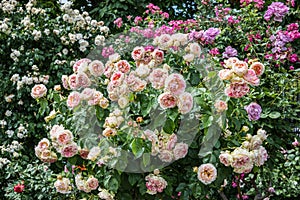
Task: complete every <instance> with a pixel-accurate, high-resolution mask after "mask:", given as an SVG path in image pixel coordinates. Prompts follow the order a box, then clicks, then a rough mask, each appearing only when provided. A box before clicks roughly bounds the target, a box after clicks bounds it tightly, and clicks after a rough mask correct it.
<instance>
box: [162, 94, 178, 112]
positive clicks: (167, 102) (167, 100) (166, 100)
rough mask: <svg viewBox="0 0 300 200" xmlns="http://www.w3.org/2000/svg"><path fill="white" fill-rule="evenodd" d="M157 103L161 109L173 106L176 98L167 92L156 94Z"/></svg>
mask: <svg viewBox="0 0 300 200" xmlns="http://www.w3.org/2000/svg"><path fill="white" fill-rule="evenodd" d="M158 103H159V105H160V107H161V108H162V109H167V108H174V107H175V106H176V104H177V98H176V97H175V96H173V95H172V94H171V93H169V92H165V93H162V94H161V95H159V96H158Z"/></svg>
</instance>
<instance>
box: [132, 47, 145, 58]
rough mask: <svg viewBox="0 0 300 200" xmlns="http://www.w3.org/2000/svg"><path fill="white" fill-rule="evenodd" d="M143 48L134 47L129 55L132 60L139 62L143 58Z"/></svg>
mask: <svg viewBox="0 0 300 200" xmlns="http://www.w3.org/2000/svg"><path fill="white" fill-rule="evenodd" d="M144 53H145V50H144V47H135V48H134V49H133V51H132V53H131V56H132V58H133V59H134V60H141V59H143V57H144Z"/></svg>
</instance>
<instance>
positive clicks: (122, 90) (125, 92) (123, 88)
mask: <svg viewBox="0 0 300 200" xmlns="http://www.w3.org/2000/svg"><path fill="white" fill-rule="evenodd" d="M118 89H119V90H118V94H119V96H128V95H129V88H128V85H127V84H126V83H123V84H122V85H121V86H119V88H118Z"/></svg>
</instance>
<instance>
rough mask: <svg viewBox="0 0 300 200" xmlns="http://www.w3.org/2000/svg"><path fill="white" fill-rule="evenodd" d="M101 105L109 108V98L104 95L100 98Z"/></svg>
mask: <svg viewBox="0 0 300 200" xmlns="http://www.w3.org/2000/svg"><path fill="white" fill-rule="evenodd" d="M99 105H100V107H101V108H103V109H105V108H107V107H108V106H109V101H108V99H107V98H104V97H102V98H101V99H100V102H99Z"/></svg>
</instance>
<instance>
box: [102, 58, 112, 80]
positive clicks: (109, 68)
mask: <svg viewBox="0 0 300 200" xmlns="http://www.w3.org/2000/svg"><path fill="white" fill-rule="evenodd" d="M113 72H114V63H112V62H110V61H107V62H106V64H105V68H104V76H106V77H107V78H110V77H111V75H112V73H113Z"/></svg>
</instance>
